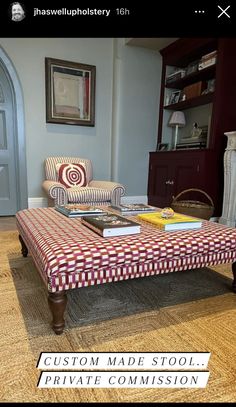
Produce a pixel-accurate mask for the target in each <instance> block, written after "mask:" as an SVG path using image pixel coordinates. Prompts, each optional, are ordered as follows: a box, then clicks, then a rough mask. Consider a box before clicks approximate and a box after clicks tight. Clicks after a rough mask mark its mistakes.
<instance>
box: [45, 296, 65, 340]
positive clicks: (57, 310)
mask: <svg viewBox="0 0 236 407" xmlns="http://www.w3.org/2000/svg"><path fill="white" fill-rule="evenodd" d="M48 304H49V308H50V310H51V313H52V329H53V330H54V332H55V333H56V334H57V335H61V334H62V332H63V329H64V326H65V320H64V312H65V309H66V304H67V296H66V293H65V291H58V292H55V293H49V295H48Z"/></svg>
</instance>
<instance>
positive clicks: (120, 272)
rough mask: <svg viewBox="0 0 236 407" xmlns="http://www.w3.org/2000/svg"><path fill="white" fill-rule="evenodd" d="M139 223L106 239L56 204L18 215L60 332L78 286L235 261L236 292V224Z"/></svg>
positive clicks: (55, 327)
mask: <svg viewBox="0 0 236 407" xmlns="http://www.w3.org/2000/svg"><path fill="white" fill-rule="evenodd" d="M135 220H136V221H137V218H135ZM139 222H140V224H141V233H140V234H135V235H128V236H118V237H112V238H103V237H101V236H99V235H98V234H96V233H95V232H93V231H92V230H90V229H89V228H87V227H86V226H84V225H82V224H81V220H80V218H68V217H66V216H64V215H63V214H61V213H59V212H57V211H56V210H55V209H54V208H37V209H25V210H21V211H19V212H18V213H17V214H16V223H17V228H18V231H19V236H20V241H21V244H22V254H23V256H27V254H28V251H29V253H30V254H31V256H32V258H33V261H34V263H35V265H36V267H37V270H38V272H39V273H40V275H41V277H42V280H43V281H44V283H45V286H46V289H47V291H48V301H49V306H50V309H51V312H52V317H53V322H52V326H53V330H54V331H55V333H56V334H61V333H62V332H63V329H64V325H65V321H64V311H65V308H66V291H67V290H71V289H74V288H80V287H86V286H90V285H96V284H104V283H109V282H114V281H121V280H127V279H132V278H138V277H145V276H150V275H155V274H160V273H170V272H175V271H183V270H187V269H196V268H200V267H204V266H210V265H216V264H221V263H233V267H232V269H233V275H234V279H233V290H234V291H235V292H236V266H235V264H236V263H234V262H235V260H236V229H234V228H229V227H226V226H223V225H220V224H217V223H213V222H209V221H203V226H202V228H200V229H196V230H188V231H175V232H164V231H161V230H159V229H157V228H156V227H155V226H153V225H151V224H148V223H146V222H142V221H139Z"/></svg>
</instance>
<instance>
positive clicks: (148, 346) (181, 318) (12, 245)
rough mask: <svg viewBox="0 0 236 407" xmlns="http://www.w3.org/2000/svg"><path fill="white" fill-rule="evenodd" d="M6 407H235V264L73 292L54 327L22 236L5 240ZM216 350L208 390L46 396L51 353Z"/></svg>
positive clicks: (1, 277) (0, 390)
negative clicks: (204, 406)
mask: <svg viewBox="0 0 236 407" xmlns="http://www.w3.org/2000/svg"><path fill="white" fill-rule="evenodd" d="M0 243H1V247H2V251H1V255H0V261H1V263H0V264H1V269H0V282H1V284H0V292H1V315H0V324H1V327H2V329H1V334H0V347H1V355H2V356H1V367H0V371H1V379H0V402H9V401H12V402H37V401H39V402H102V401H105V402H194V401H196V400H197V401H198V402H217V401H220V402H233V401H235V400H236V384H235V366H234V365H235V361H234V355H235V353H236V352H235V351H236V341H235V329H236V323H235V320H236V296H235V294H234V293H232V290H231V284H232V274H231V269H230V266H229V265H225V266H217V267H214V269H211V268H205V269H200V270H192V271H191V270H189V271H184V272H178V273H170V274H166V275H159V276H153V277H145V278H140V279H136V280H128V281H122V282H117V283H109V284H103V285H100V286H94V287H87V288H81V289H77V290H72V291H70V292H69V293H68V305H67V310H66V313H65V319H66V329H65V331H64V333H63V335H60V336H57V335H55V334H54V332H53V331H52V330H51V327H50V321H51V314H50V311H49V308H48V304H47V293H46V289H45V287H44V284H43V282H42V281H41V279H40V276H39V274H38V272H37V270H36V268H35V266H34V264H33V262H32V259H31V258H30V257H28V258H23V257H22V256H21V252H20V244H19V242H18V235H17V232H16V231H14V230H11V231H9V232H8V231H5V232H1V233H0ZM49 351H55V352H114V351H116V352H196V351H199V352H211V357H210V361H209V365H208V369H209V371H210V378H209V381H208V385H207V387H206V388H205V389H180V388H179V389H165V388H161V389H153V388H148V389H137V388H135V389H127V388H123V389H94V388H92V389H38V388H37V381H38V378H39V374H40V371H39V370H38V369H37V368H36V364H37V360H38V358H39V355H40V353H41V352H49Z"/></svg>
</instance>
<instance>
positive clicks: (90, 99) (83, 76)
mask: <svg viewBox="0 0 236 407" xmlns="http://www.w3.org/2000/svg"><path fill="white" fill-rule="evenodd" d="M95 80H96V66H94V65H87V64H82V63H77V62H70V61H64V60H61V59H55V58H48V57H46V58H45V87H46V122H47V123H58V124H72V125H77V126H95Z"/></svg>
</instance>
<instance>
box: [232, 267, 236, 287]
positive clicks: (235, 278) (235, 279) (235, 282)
mask: <svg viewBox="0 0 236 407" xmlns="http://www.w3.org/2000/svg"><path fill="white" fill-rule="evenodd" d="M232 271H233V283H232V287H233V292H234V293H236V262H234V263H233V264H232Z"/></svg>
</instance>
